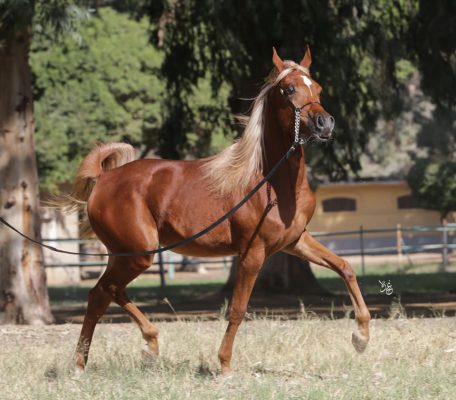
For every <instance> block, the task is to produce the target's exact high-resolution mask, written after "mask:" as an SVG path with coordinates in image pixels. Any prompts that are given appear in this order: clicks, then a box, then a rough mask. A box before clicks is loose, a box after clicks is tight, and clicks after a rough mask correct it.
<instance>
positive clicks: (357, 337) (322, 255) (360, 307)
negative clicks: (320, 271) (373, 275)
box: [284, 231, 370, 352]
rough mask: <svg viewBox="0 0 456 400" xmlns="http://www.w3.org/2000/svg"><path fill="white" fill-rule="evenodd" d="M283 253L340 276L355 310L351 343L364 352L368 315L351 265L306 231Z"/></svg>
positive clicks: (367, 340) (366, 339) (366, 341)
mask: <svg viewBox="0 0 456 400" xmlns="http://www.w3.org/2000/svg"><path fill="white" fill-rule="evenodd" d="M284 251H286V252H287V253H290V254H293V255H295V256H297V257H300V258H304V259H306V260H308V261H311V262H313V263H315V264H318V265H321V266H323V267H327V268H330V269H332V270H333V271H335V272H337V273H338V274H339V275H340V276H341V278H342V279H343V280H344V282H345V284H346V285H347V288H348V293H349V294H350V298H351V300H352V303H353V307H354V310H355V318H356V322H357V323H358V330H357V331H355V332H353V336H352V343H353V346H354V347H355V349H356V350H357V351H358V352H362V351H364V349H365V348H366V346H367V343H368V342H369V321H370V313H369V310H368V309H367V307H366V304H365V303H364V299H363V296H362V294H361V290H360V289H359V286H358V282H357V280H356V275H355V272H354V271H353V269H352V267H351V265H350V264H349V263H348V262H347V261H345V260H344V259H343V258H341V257H339V256H337V255H336V254H334V253H333V252H332V251H331V250H329V249H327V248H326V247H325V246H323V245H322V244H321V243H319V242H318V241H316V240H315V239H314V238H313V237H312V236H311V235H310V234H309V233H308V232H307V231H304V232H303V234H302V235H301V237H300V238H299V240H298V241H297V242H295V243H294V244H292V245H291V246H289V247H287V248H286V249H284Z"/></svg>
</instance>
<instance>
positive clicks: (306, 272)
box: [224, 253, 329, 295]
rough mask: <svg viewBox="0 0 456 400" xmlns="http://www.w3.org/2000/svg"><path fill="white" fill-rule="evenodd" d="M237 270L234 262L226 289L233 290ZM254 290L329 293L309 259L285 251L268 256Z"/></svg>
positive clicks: (303, 293)
mask: <svg viewBox="0 0 456 400" xmlns="http://www.w3.org/2000/svg"><path fill="white" fill-rule="evenodd" d="M236 271H237V259H235V261H234V262H233V266H232V268H231V270H230V276H229V277H228V281H227V282H226V284H225V287H224V290H231V289H232V288H233V285H234V280H235V278H236ZM254 291H263V292H270V293H289V294H302V295H305V294H329V293H328V292H327V291H326V290H325V289H324V288H322V287H321V286H320V284H319V283H318V280H317V278H315V275H314V274H313V272H312V270H311V269H310V266H309V263H308V262H307V261H302V260H301V259H299V258H297V257H294V256H291V255H289V254H285V253H277V254H274V255H273V256H272V257H270V258H268V259H267V260H266V262H265V264H264V265H263V267H262V268H261V270H260V274H259V275H258V279H257V281H256V283H255V288H254Z"/></svg>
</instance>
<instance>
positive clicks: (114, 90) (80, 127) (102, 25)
mask: <svg viewBox="0 0 456 400" xmlns="http://www.w3.org/2000/svg"><path fill="white" fill-rule="evenodd" d="M78 33H79V40H74V38H72V37H66V38H64V39H63V40H61V41H60V42H59V43H57V44H55V43H54V38H53V36H52V32H51V33H50V34H42V35H40V36H38V37H36V38H35V40H34V41H33V46H32V53H31V64H32V70H33V73H34V76H35V82H34V92H35V109H36V121H37V135H36V138H37V155H38V167H39V173H40V178H41V180H40V183H41V187H42V188H43V189H46V190H51V191H55V190H56V185H58V184H61V183H64V182H69V181H71V179H72V177H73V175H74V171H76V169H77V166H78V165H79V163H80V161H81V159H82V158H83V157H84V156H85V155H86V154H87V153H88V152H89V151H90V149H91V148H92V147H93V146H94V144H95V143H96V142H99V141H102V142H108V141H126V142H129V143H131V144H133V145H134V146H135V147H137V148H138V149H139V150H140V155H145V154H146V153H148V151H150V150H152V151H155V150H156V149H157V148H158V146H159V135H158V132H159V131H160V129H161V128H162V125H163V119H162V116H163V107H164V104H165V103H166V101H167V100H166V99H167V98H169V97H170V95H169V93H167V92H166V91H165V84H164V82H163V78H162V77H161V75H160V66H161V63H162V61H163V55H162V53H161V52H160V51H159V50H157V49H156V48H155V47H153V46H151V45H150V44H149V40H148V38H149V24H148V22H147V21H146V19H145V18H142V19H139V20H135V19H133V18H131V17H130V15H129V14H127V13H121V12H118V11H115V10H114V9H112V8H109V7H102V8H99V9H97V10H96V12H95V13H94V14H93V15H92V18H90V20H89V21H88V22H87V23H86V24H85V25H84V26H83V27H81V28H80V29H79V31H78ZM196 88H197V89H196V90H195V91H194V93H192V94H191V95H190V96H189V98H188V102H189V110H190V112H191V113H192V114H191V115H192V118H191V120H189V121H188V125H187V127H188V129H187V130H186V131H185V132H184V135H185V137H184V138H185V143H186V146H185V152H184V153H183V156H192V155H201V154H204V153H207V152H208V149H210V148H217V147H221V146H223V144H224V143H223V138H224V136H223V132H222V131H221V129H220V128H219V127H218V126H219V125H220V124H219V123H217V122H218V121H216V119H217V118H218V117H217V116H219V115H220V114H221V112H220V110H225V109H226V108H227V100H226V98H227V93H228V87H227V85H226V84H225V85H222V87H221V90H220V92H218V94H217V95H216V96H211V91H210V86H209V79H207V78H205V77H201V78H200V79H199V80H198V82H196ZM214 110H215V112H213V111H214ZM214 119H215V120H214ZM214 126H216V127H217V128H215V129H213V128H214Z"/></svg>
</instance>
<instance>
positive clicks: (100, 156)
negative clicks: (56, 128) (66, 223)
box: [56, 143, 135, 237]
mask: <svg viewBox="0 0 456 400" xmlns="http://www.w3.org/2000/svg"><path fill="white" fill-rule="evenodd" d="M134 159H135V150H134V148H133V146H131V145H129V144H127V143H106V144H98V145H97V146H96V147H95V148H94V149H93V150H92V151H91V152H90V153H89V154H88V155H87V156H86V158H84V160H82V162H81V165H80V166H79V169H78V172H77V173H76V179H75V181H74V184H73V190H72V192H71V194H69V195H65V196H63V197H61V198H59V199H58V200H57V201H56V205H57V206H58V207H59V208H60V209H63V210H64V211H66V212H72V211H85V210H86V206H87V201H88V199H89V197H90V194H91V193H92V190H93V188H94V186H95V184H96V182H97V178H98V177H99V176H101V175H102V174H103V173H104V172H106V171H109V170H111V169H114V168H117V167H120V166H121V165H124V164H127V163H129V162H131V161H133V160H134ZM80 223H81V225H80V236H81V237H88V236H91V235H92V234H93V231H92V227H91V226H90V222H89V220H88V217H87V213H84V216H83V219H82V220H81V222H80Z"/></svg>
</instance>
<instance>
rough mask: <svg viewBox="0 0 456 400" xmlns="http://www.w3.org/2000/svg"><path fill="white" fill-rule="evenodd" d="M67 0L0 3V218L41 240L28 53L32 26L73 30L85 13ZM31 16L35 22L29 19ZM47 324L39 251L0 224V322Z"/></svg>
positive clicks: (54, 29) (46, 298)
mask: <svg viewBox="0 0 456 400" xmlns="http://www.w3.org/2000/svg"><path fill="white" fill-rule="evenodd" d="M83 3H84V2H82V1H79V2H76V1H70V0H50V1H17V0H16V1H15V0H1V1H0V215H1V216H2V217H3V218H5V219H6V220H7V221H9V222H10V223H11V224H13V225H14V226H17V227H19V229H21V230H22V231H23V232H24V233H25V234H26V235H29V236H32V237H34V238H35V239H37V240H39V239H40V236H41V235H40V217H39V213H38V198H39V196H38V176H37V169H36V159H35V148H34V130H35V121H34V116H33V100H32V86H31V84H32V80H31V74H30V67H29V49H30V42H31V39H32V30H33V27H34V26H35V27H36V28H38V27H41V28H42V27H44V26H51V27H52V28H53V31H54V32H57V33H59V32H62V31H67V32H68V31H74V29H75V27H76V26H77V25H78V23H79V21H80V20H81V19H83V18H84V17H85V15H86V13H85V11H84V10H83V9H80V8H78V7H77V5H78V4H79V5H81V4H82V5H83ZM34 18H35V24H33V19H34ZM51 320H52V316H51V312H50V307H49V300H48V294H47V288H46V275H45V271H44V265H43V253H42V249H41V248H40V247H38V246H34V245H32V244H31V243H30V242H27V241H26V240H24V239H22V238H21V237H19V236H18V235H16V234H15V233H14V232H12V231H10V230H8V229H7V228H6V227H5V226H3V225H1V226H0V323H47V322H50V321H51Z"/></svg>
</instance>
